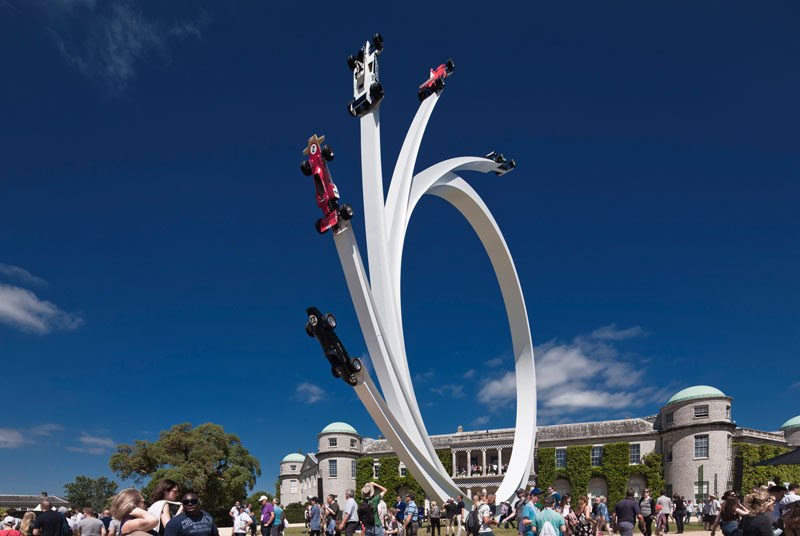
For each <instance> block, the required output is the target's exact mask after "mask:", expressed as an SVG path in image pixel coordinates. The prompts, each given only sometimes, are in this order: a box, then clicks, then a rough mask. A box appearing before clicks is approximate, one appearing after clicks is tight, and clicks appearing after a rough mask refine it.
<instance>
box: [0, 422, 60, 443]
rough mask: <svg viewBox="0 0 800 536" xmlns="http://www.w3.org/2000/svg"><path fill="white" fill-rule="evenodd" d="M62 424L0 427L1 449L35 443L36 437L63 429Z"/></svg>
mask: <svg viewBox="0 0 800 536" xmlns="http://www.w3.org/2000/svg"><path fill="white" fill-rule="evenodd" d="M63 429H64V427H63V426H61V425H60V424H52V423H49V424H42V425H39V426H34V427H33V428H29V429H18V428H0V449H13V448H17V447H20V446H22V445H25V444H29V443H33V442H34V441H33V438H34V437H42V436H49V435H50V434H51V433H52V432H57V431H60V430H63Z"/></svg>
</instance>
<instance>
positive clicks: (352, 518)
mask: <svg viewBox="0 0 800 536" xmlns="http://www.w3.org/2000/svg"><path fill="white" fill-rule="evenodd" d="M354 495H355V491H354V490H353V489H348V490H347V491H345V492H344V497H345V501H344V507H343V508H342V520H341V521H340V522H339V530H340V531H344V534H345V536H353V534H355V532H356V528H357V527H358V526H359V525H360V523H359V522H358V505H357V504H356V500H355V499H354V498H353V496H354Z"/></svg>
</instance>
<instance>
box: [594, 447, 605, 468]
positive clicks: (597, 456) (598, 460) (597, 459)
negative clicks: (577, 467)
mask: <svg viewBox="0 0 800 536" xmlns="http://www.w3.org/2000/svg"><path fill="white" fill-rule="evenodd" d="M601 465H603V447H592V467H600V466H601Z"/></svg>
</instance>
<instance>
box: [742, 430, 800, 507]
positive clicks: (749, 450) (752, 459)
mask: <svg viewBox="0 0 800 536" xmlns="http://www.w3.org/2000/svg"><path fill="white" fill-rule="evenodd" d="M790 450H791V449H788V448H783V447H774V446H772V445H748V444H746V443H734V444H733V489H735V490H736V491H737V492H738V493H739V494H740V496H742V495H745V494H747V493H750V492H751V491H752V490H753V488H756V487H758V486H761V485H762V484H766V483H767V482H768V481H770V480H771V481H773V482H775V483H781V482H800V466H798V465H772V466H766V467H756V466H755V464H757V463H758V462H761V461H764V460H768V459H770V458H774V457H775V456H779V455H781V454H783V453H785V452H789V451H790Z"/></svg>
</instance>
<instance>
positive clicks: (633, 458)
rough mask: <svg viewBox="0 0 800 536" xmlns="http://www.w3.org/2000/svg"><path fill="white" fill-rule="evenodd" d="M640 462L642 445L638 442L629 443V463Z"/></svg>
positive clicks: (635, 463) (636, 463)
mask: <svg viewBox="0 0 800 536" xmlns="http://www.w3.org/2000/svg"><path fill="white" fill-rule="evenodd" d="M641 462H642V447H641V446H640V445H639V443H631V448H630V460H629V462H628V463H630V464H631V465H638V464H640V463H641Z"/></svg>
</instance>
